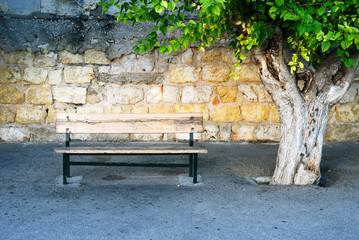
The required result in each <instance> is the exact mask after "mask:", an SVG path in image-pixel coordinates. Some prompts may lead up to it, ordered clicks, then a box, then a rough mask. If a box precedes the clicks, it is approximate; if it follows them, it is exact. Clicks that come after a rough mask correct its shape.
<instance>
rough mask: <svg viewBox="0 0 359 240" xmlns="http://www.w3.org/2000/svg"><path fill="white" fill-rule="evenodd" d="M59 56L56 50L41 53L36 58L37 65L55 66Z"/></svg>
mask: <svg viewBox="0 0 359 240" xmlns="http://www.w3.org/2000/svg"><path fill="white" fill-rule="evenodd" d="M57 56H58V55H57V54H56V53H54V52H50V53H47V54H39V55H37V56H36V58H35V65H36V66H37V67H54V66H56V61H57Z"/></svg>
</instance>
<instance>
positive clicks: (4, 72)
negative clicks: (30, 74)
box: [0, 66, 21, 84]
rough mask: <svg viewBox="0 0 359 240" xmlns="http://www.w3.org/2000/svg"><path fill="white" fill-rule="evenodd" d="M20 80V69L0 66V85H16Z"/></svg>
mask: <svg viewBox="0 0 359 240" xmlns="http://www.w3.org/2000/svg"><path fill="white" fill-rule="evenodd" d="M20 80H21V73H20V68H18V67H16V66H15V67H10V66H0V83H5V84H6V83H7V84H8V83H17V82H19V81H20Z"/></svg>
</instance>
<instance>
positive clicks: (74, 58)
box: [59, 50, 84, 64]
mask: <svg viewBox="0 0 359 240" xmlns="http://www.w3.org/2000/svg"><path fill="white" fill-rule="evenodd" d="M59 57H60V61H61V62H62V63H64V64H72V63H83V62H84V56H83V55H82V54H72V53H70V52H68V51H66V50H64V51H61V52H60V53H59Z"/></svg>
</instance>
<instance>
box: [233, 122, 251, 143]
mask: <svg viewBox="0 0 359 240" xmlns="http://www.w3.org/2000/svg"><path fill="white" fill-rule="evenodd" d="M254 130H255V126H251V125H242V126H232V141H253V140H254Z"/></svg>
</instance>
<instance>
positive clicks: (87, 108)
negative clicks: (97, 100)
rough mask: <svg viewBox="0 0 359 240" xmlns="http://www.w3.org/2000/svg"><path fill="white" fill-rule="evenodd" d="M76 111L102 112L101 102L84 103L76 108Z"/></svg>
mask: <svg viewBox="0 0 359 240" xmlns="http://www.w3.org/2000/svg"><path fill="white" fill-rule="evenodd" d="M77 112H78V113H103V105H102V104H93V105H87V104H86V105H85V106H81V107H78V108H77Z"/></svg>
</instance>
